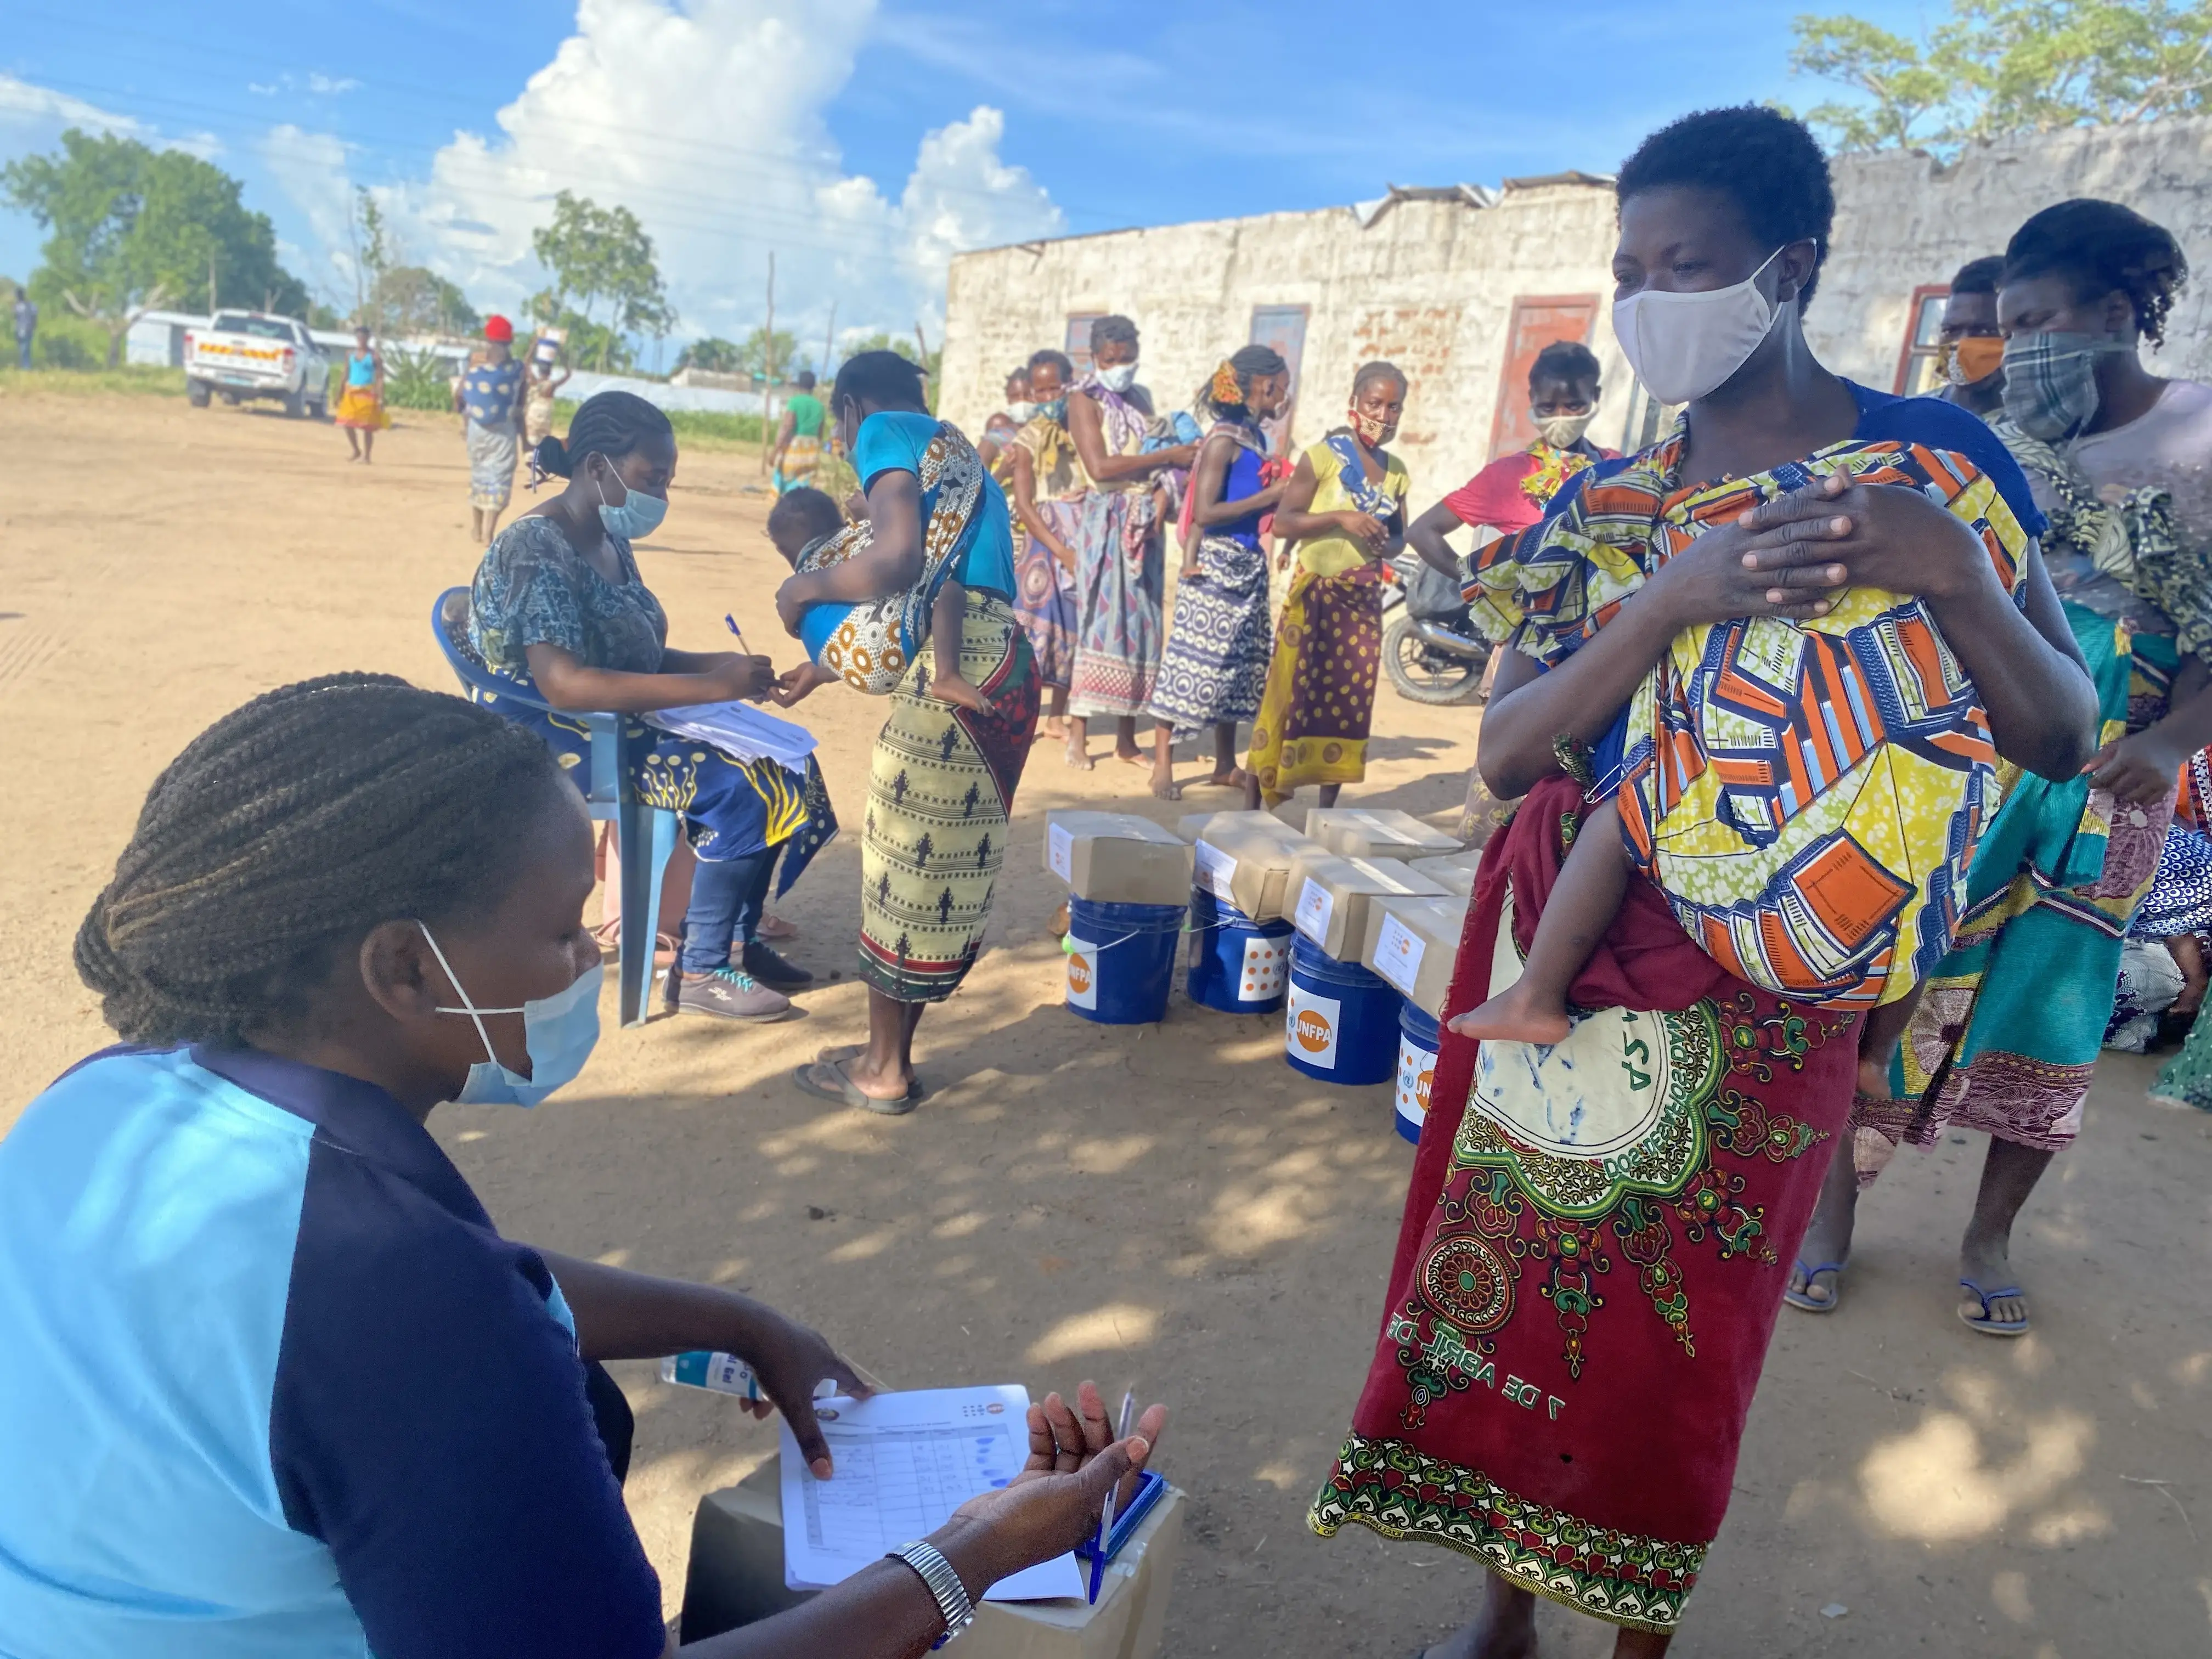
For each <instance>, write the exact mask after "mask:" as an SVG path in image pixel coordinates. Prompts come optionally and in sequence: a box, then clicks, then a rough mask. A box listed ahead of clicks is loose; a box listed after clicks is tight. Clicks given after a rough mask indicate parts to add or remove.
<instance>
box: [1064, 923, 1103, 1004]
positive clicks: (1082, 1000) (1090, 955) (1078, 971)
mask: <svg viewBox="0 0 2212 1659" xmlns="http://www.w3.org/2000/svg"><path fill="white" fill-rule="evenodd" d="M1066 945H1067V1006H1069V1007H1071V1008H1093V1009H1095V1008H1097V1006H1098V947H1097V945H1093V944H1092V943H1091V941H1090V940H1088V939H1078V938H1076V937H1075V935H1074V934H1073V933H1070V934H1069V935H1068V936H1067V939H1066Z"/></svg>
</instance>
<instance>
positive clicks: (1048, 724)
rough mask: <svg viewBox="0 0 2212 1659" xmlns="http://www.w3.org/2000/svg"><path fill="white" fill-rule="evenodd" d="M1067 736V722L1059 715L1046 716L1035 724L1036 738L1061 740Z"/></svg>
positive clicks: (1063, 716) (1064, 717)
mask: <svg viewBox="0 0 2212 1659" xmlns="http://www.w3.org/2000/svg"><path fill="white" fill-rule="evenodd" d="M1066 735H1067V720H1066V716H1065V715H1061V714H1047V715H1046V716H1045V717H1044V718H1043V719H1042V720H1039V721H1038V722H1037V736H1039V737H1041V738H1065V737H1066Z"/></svg>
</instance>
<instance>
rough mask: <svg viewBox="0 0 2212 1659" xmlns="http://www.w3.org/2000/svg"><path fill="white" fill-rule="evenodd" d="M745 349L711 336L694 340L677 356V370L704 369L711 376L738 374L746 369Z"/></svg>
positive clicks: (732, 341)
mask: <svg viewBox="0 0 2212 1659" xmlns="http://www.w3.org/2000/svg"><path fill="white" fill-rule="evenodd" d="M687 368H699V369H704V370H706V371H707V372H708V374H738V373H740V372H741V371H742V369H743V368H744V348H743V347H742V346H740V345H738V343H736V342H735V341H734V340H725V339H723V338H721V337H720V336H718V335H713V334H709V335H708V336H707V337H705V338H704V339H699V340H694V341H692V342H691V343H690V345H688V346H685V347H684V349H683V350H682V351H680V352H678V354H677V356H676V370H677V373H678V374H681V373H683V371H684V370H685V369H687Z"/></svg>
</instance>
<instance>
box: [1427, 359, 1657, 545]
mask: <svg viewBox="0 0 2212 1659" xmlns="http://www.w3.org/2000/svg"><path fill="white" fill-rule="evenodd" d="M1599 396H1600V391H1599V386H1598V369H1597V354H1596V353H1595V352H1593V351H1592V350H1591V349H1589V347H1588V346H1586V345H1584V344H1583V343H1581V342H1580V341H1579V340H1554V341H1553V342H1552V343H1551V344H1549V345H1547V346H1546V347H1545V348H1544V349H1542V350H1541V351H1540V352H1538V353H1537V354H1536V361H1535V362H1533V363H1531V364H1529V365H1528V417H1529V421H1530V422H1531V424H1533V425H1534V427H1535V428H1536V440H1535V441H1534V443H1532V444H1530V445H1529V446H1528V447H1527V448H1526V449H1522V450H1516V451H1515V452H1514V453H1512V454H1510V455H1501V456H1499V457H1498V459H1496V460H1494V461H1492V462H1491V464H1490V465H1487V466H1486V467H1484V468H1483V469H1482V471H1480V472H1478V473H1476V474H1475V475H1474V477H1472V478H1469V479H1468V481H1467V482H1466V483H1463V484H1462V485H1461V486H1460V487H1459V488H1458V489H1455V490H1454V491H1452V493H1451V494H1450V495H1447V496H1445V497H1444V498H1443V500H1442V501H1438V502H1437V504H1436V505H1435V506H1434V507H1431V508H1430V509H1429V510H1428V511H1427V512H1425V513H1422V514H1421V516H1420V517H1419V518H1418V519H1416V520H1413V524H1412V525H1411V526H1409V527H1408V528H1407V532H1406V545H1407V546H1408V547H1410V548H1412V549H1413V551H1414V552H1416V553H1418V554H1419V555H1420V556H1421V558H1422V560H1423V562H1425V563H1426V564H1427V565H1428V566H1429V568H1431V569H1432V570H1436V571H1438V572H1440V573H1442V574H1444V575H1447V576H1449V577H1450V578H1451V579H1452V580H1454V581H1464V580H1467V568H1466V566H1464V565H1463V564H1462V563H1461V562H1460V559H1459V556H1458V555H1456V554H1455V553H1454V552H1453V551H1452V550H1451V547H1450V545H1449V544H1448V543H1447V542H1446V541H1445V540H1444V538H1445V537H1446V536H1448V535H1449V534H1450V533H1451V532H1454V531H1455V530H1457V529H1459V528H1461V527H1462V526H1467V527H1468V528H1470V529H1473V530H1474V531H1476V532H1481V531H1483V530H1485V529H1488V530H1490V531H1492V532H1494V533H1495V534H1497V535H1499V536H1510V535H1512V534H1514V533H1515V532H1518V531H1522V530H1526V529H1527V528H1528V526H1530V525H1532V524H1534V523H1535V522H1536V520H1539V519H1541V518H1542V517H1543V516H1544V509H1545V508H1546V507H1548V506H1549V505H1550V504H1551V501H1552V497H1553V496H1554V495H1558V494H1559V489H1560V486H1561V485H1563V484H1565V483H1566V481H1567V480H1568V479H1570V478H1571V477H1574V476H1575V474H1576V473H1577V472H1579V471H1582V470H1583V468H1584V467H1586V466H1589V465H1590V464H1591V463H1593V462H1595V461H1603V460H1612V459H1615V458H1616V457H1617V456H1618V454H1619V452H1618V451H1616V450H1611V449H1601V448H1600V447H1598V446H1597V445H1595V444H1594V443H1592V442H1591V441H1589V439H1588V438H1586V437H1584V436H1583V434H1584V433H1586V432H1587V431H1589V423H1590V422H1592V421H1593V420H1595V418H1596V417H1597V405H1598V398H1599Z"/></svg>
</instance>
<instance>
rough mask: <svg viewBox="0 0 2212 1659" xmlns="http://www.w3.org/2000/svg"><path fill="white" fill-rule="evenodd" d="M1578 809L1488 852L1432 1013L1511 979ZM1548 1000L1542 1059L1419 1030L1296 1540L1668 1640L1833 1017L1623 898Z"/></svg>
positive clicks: (1820, 1122) (1735, 1425)
mask: <svg viewBox="0 0 2212 1659" xmlns="http://www.w3.org/2000/svg"><path fill="white" fill-rule="evenodd" d="M1582 811H1583V805H1582V799H1581V795H1580V793H1579V791H1578V790H1577V788H1576V787H1575V785H1574V784H1573V783H1571V781H1567V780H1565V779H1561V778H1555V779H1551V780H1547V781H1545V782H1544V783H1541V784H1539V785H1538V786H1537V787H1535V788H1534V789H1533V790H1532V791H1530V792H1529V794H1528V799H1527V800H1526V802H1525V803H1524V804H1523V805H1522V808H1521V810H1520V811H1519V812H1518V814H1517V815H1516V817H1515V818H1514V820H1513V822H1512V823H1510V825H1509V826H1508V827H1507V828H1506V829H1504V830H1503V831H1501V832H1500V833H1499V834H1498V835H1497V836H1494V837H1492V840H1491V842H1490V844H1489V846H1488V847H1487V848H1486V849H1485V852H1484V854H1483V860H1482V867H1481V872H1480V878H1479V879H1478V881H1477V883H1476V886H1475V902H1474V904H1473V905H1472V906H1471V907H1470V908H1469V910H1468V921H1467V931H1466V933H1464V934H1463V935H1462V939H1461V944H1460V953H1459V963H1458V968H1457V969H1456V971H1455V975H1454V977H1453V983H1452V988H1451V994H1450V996H1449V999H1448V1000H1447V1002H1446V1005H1445V1013H1446V1015H1447V1017H1449V1016H1450V1015H1454V1014H1457V1013H1460V1012H1463V1011H1464V1010H1466V1009H1468V1008H1470V1007H1473V1006H1474V1005H1476V1004H1477V1003H1480V1002H1481V1001H1482V1000H1484V999H1485V998H1486V996H1487V995H1488V994H1489V992H1490V987H1491V986H1492V983H1493V974H1494V973H1495V975H1496V977H1495V981H1494V982H1495V983H1497V984H1498V986H1500V987H1503V986H1504V984H1506V983H1509V982H1510V980H1511V978H1512V976H1513V975H1515V974H1516V973H1517V972H1518V970H1519V969H1518V956H1517V954H1516V947H1517V949H1522V950H1524V949H1525V947H1526V942H1527V939H1528V935H1529V934H1530V933H1532V932H1533V931H1534V920H1535V917H1536V915H1538V914H1539V913H1540V912H1541V909H1542V908H1543V904H1544V902H1545V900H1546V898H1547V896H1549V894H1550V891H1551V889H1552V885H1553V882H1554V881H1555V880H1556V879H1557V878H1558V875H1559V865H1560V862H1561V860H1563V859H1564V857H1565V852H1566V848H1567V847H1568V846H1570V845H1571V843H1572V840H1573V836H1574V833H1575V831H1576V829H1577V828H1578V827H1579V824H1580V821H1581V814H1582ZM1571 996H1572V1000H1573V1002H1574V1004H1575V1006H1577V1008H1581V1009H1586V1010H1593V1011H1595V1012H1588V1013H1586V1014H1583V1015H1582V1016H1581V1017H1579V1018H1578V1019H1577V1024H1576V1026H1575V1030H1574V1031H1573V1033H1572V1034H1571V1036H1569V1037H1568V1038H1567V1040H1566V1041H1565V1042H1562V1043H1560V1044H1559V1045H1557V1046H1556V1047H1553V1048H1534V1047H1531V1046H1529V1045H1527V1044H1522V1043H1500V1042H1492V1043H1486V1044H1478V1043H1475V1042H1469V1041H1468V1040H1466V1039H1464V1038H1461V1037H1455V1036H1452V1035H1451V1034H1450V1033H1449V1031H1447V1032H1446V1033H1445V1034H1444V1037H1443V1051H1442V1053H1441V1054H1440V1055H1439V1056H1438V1059H1437V1072H1436V1081H1435V1087H1434V1091H1433V1092H1432V1094H1431V1099H1432V1101H1433V1102H1434V1105H1433V1107H1432V1109H1431V1112H1430V1114H1429V1118H1428V1121H1427V1123H1426V1125H1425V1127H1424V1129H1423V1131H1422V1135H1421V1146H1420V1151H1419V1155H1418V1157H1417V1158H1416V1161H1415V1164H1414V1168H1413V1185H1412V1189H1411V1191H1410V1192H1409V1193H1408V1194H1407V1200H1406V1214H1405V1220H1404V1222H1403V1225H1401V1229H1400V1232H1399V1238H1398V1249H1397V1255H1396V1257H1395V1261H1394V1262H1393V1264H1392V1267H1391V1271H1390V1289H1389V1299H1388V1300H1387V1302H1386V1303H1385V1304H1384V1307H1383V1329H1382V1334H1381V1336H1380V1338H1379V1340H1378V1341H1377V1343H1376V1351H1375V1358H1374V1361H1373V1364H1371V1366H1370V1369H1369V1371H1368V1375H1367V1385H1366V1388H1365V1389H1364V1391H1363V1392H1362V1393H1361V1395H1360V1397H1359V1403H1358V1407H1356V1408H1355V1410H1354V1411H1353V1413H1352V1434H1351V1437H1349V1438H1348V1439H1347V1440H1346V1443H1345V1445H1344V1449H1343V1450H1342V1452H1341V1453H1340V1454H1339V1455H1338V1458H1337V1462H1336V1466H1335V1468H1334V1469H1332V1470H1331V1471H1330V1473H1329V1475H1328V1480H1326V1481H1325V1482H1324V1484H1323V1485H1322V1489H1321V1491H1320V1493H1319V1494H1318V1496H1317V1497H1316V1498H1315V1500H1314V1506H1313V1511H1312V1514H1311V1516H1310V1522H1311V1524H1312V1526H1313V1528H1314V1529H1315V1530H1316V1532H1318V1533H1321V1534H1323V1535H1324V1536H1326V1535H1328V1534H1332V1533H1334V1532H1335V1531H1336V1530H1337V1528H1340V1527H1342V1526H1345V1525H1346V1524H1348V1523H1353V1522H1357V1523H1358V1524H1359V1525H1362V1526H1366V1527H1370V1528H1373V1529H1374V1530H1375V1531H1376V1532H1378V1533H1380V1534H1383V1536H1385V1537H1389V1538H1417V1539H1423V1540H1425V1541H1430V1542H1432V1543H1438V1544H1443V1545H1446V1546H1448V1547H1451V1548H1455V1549H1457V1550H1460V1551H1462V1553H1466V1554H1468V1555H1471V1556H1473V1557H1474V1558H1475V1559H1477V1560H1480V1561H1481V1562H1482V1563H1483V1564H1484V1565H1486V1566H1489V1567H1491V1568H1492V1569H1493V1570H1494V1571H1497V1572H1498V1573H1499V1574H1501V1575H1502V1576H1504V1577H1505V1578H1507V1579H1508V1580H1509V1581H1510V1582H1511V1583H1516V1584H1518V1585H1522V1586H1524V1587H1526V1588H1527V1589H1531V1590H1534V1591H1535V1592H1536V1593H1538V1594H1539V1595H1547V1596H1550V1597H1551V1598H1552V1599H1553V1600H1554V1601H1561V1602H1564V1603H1565V1604H1566V1605H1567V1606H1569V1607H1575V1608H1577V1609H1578V1610H1580V1611H1582V1612H1584V1613H1591V1614H1594V1615H1595V1616H1596V1617H1598V1618H1601V1619H1606V1620H1611V1621H1613V1623H1615V1624H1620V1625H1626V1626H1631V1627H1632V1628H1635V1629H1638V1630H1648V1631H1657V1632H1670V1631H1672V1630H1673V1629H1674V1627H1675V1625H1676V1621H1677V1620H1679V1619H1680V1616H1681V1611H1682V1605H1683V1602H1684V1601H1685V1600H1686V1598H1687V1597H1688V1595H1689V1593H1690V1589H1691V1588H1692V1586H1693V1585H1694V1584H1695V1583H1697V1577H1698V1571H1699V1566H1700V1565H1702V1563H1703V1561H1704V1559H1705V1549H1706V1547H1707V1546H1708V1545H1709V1544H1710V1543H1711V1541H1712V1539H1713V1537H1714V1535H1715V1534H1717V1532H1718V1531H1719V1529H1720V1523H1721V1517H1722V1516H1723V1514H1725V1513H1726V1511H1727V1509H1728V1498H1729V1483H1730V1480H1731V1479H1732V1478H1733V1475H1734V1473H1735V1458H1736V1448H1737V1444H1738V1442H1739V1441H1740V1439H1741V1436H1742V1432H1743V1422H1744V1417H1745V1415H1746V1413H1747V1412H1748V1411H1749V1410H1750V1407H1751V1399H1752V1394H1753V1389H1756V1387H1757V1386H1758V1383H1759V1369H1760V1367H1761V1365H1762V1364H1764V1363H1765V1357H1766V1345H1767V1341H1768V1340H1769V1338H1770V1337H1771V1335H1772V1334H1773V1328H1774V1319H1775V1316H1776V1313H1777V1312H1778V1310H1779V1309H1780V1307H1781V1304H1782V1292H1783V1290H1784V1286H1785V1285H1786V1284H1787V1283H1788V1278H1789V1271H1790V1261H1791V1260H1792V1259H1793V1258H1794V1257H1795V1255H1796V1249H1797V1244H1798V1242H1799V1240H1800V1238H1801V1237H1802V1235H1803V1233H1804V1230H1805V1225H1806V1223H1807V1222H1808V1220H1809V1219H1810V1218H1811V1216H1812V1212H1813V1206H1814V1200H1816V1199H1817V1198H1818V1197H1819V1194H1820V1182H1821V1178H1822V1176H1823V1175H1824V1173H1825V1172H1826V1169H1827V1166H1828V1163H1829V1159H1830V1157H1831V1155H1832V1153H1833V1152H1834V1149H1835V1139H1834V1137H1835V1136H1836V1134H1837V1133H1838V1132H1839V1131H1840V1130H1841V1129H1842V1128H1843V1127H1844V1120H1845V1118H1846V1116H1847V1115H1849V1113H1850V1104H1851V1093H1852V1083H1853V1079H1854V1073H1855V1066H1856V1060H1857V1054H1856V1035H1857V1033H1856V1029H1855V1028H1856V1024H1857V1022H1856V1019H1855V1018H1854V1017H1853V1016H1852V1015H1850V1014H1849V1013H1844V1012H1822V1011H1821V1010H1820V1009H1819V1008H1817V1007H1814V1006H1810V1005H1808V1004H1806V1003H1802V1002H1794V1001H1788V1000H1782V999H1778V998H1777V997H1774V996H1772V995H1771V994H1768V993H1766V992H1765V991H1760V990H1756V989H1754V988H1753V987H1751V986H1749V985H1747V984H1745V983H1744V982H1743V981H1740V980H1737V979H1735V978H1733V977H1732V976H1731V975H1729V974H1728V973H1726V972H1725V971H1724V970H1723V969H1721V968H1720V967H1719V966H1718V964H1717V963H1715V962H1714V961H1713V960H1712V959H1711V957H1708V956H1706V955H1705V953H1704V952H1703V951H1700V950H1699V949H1698V947H1697V946H1696V945H1692V943H1691V942H1690V940H1689V939H1688V938H1687V936H1686V935H1685V934H1684V933H1683V932H1682V930H1681V927H1680V925H1679V924H1678V923H1677V922H1676V921H1674V916H1673V915H1672V914H1671V913H1670V912H1669V911H1668V908H1667V903H1666V901H1665V899H1664V898H1662V896H1660V894H1659V892H1658V890H1657V889H1656V888H1655V887H1653V886H1651V885H1650V884H1649V883H1646V882H1641V881H1638V882H1632V883H1631V884H1630V888H1629V896H1628V899H1627V902H1626V903H1624V904H1623V906H1622V908H1621V911H1620V915H1619V916H1617V917H1616V918H1615V919H1614V921H1613V927H1612V930H1611V931H1610V932H1609V933H1607V935H1606V939H1605V941H1604V942H1603V943H1602V944H1601V945H1600V946H1599V948H1598V950H1597V951H1595V953H1594V955H1593V956H1592V957H1591V959H1590V961H1589V963H1588V964H1586V965H1585V967H1584V968H1583V973H1582V975H1581V976H1580V977H1579V978H1577V980H1576V981H1575V984H1574V987H1573V988H1572V993H1571Z"/></svg>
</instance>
